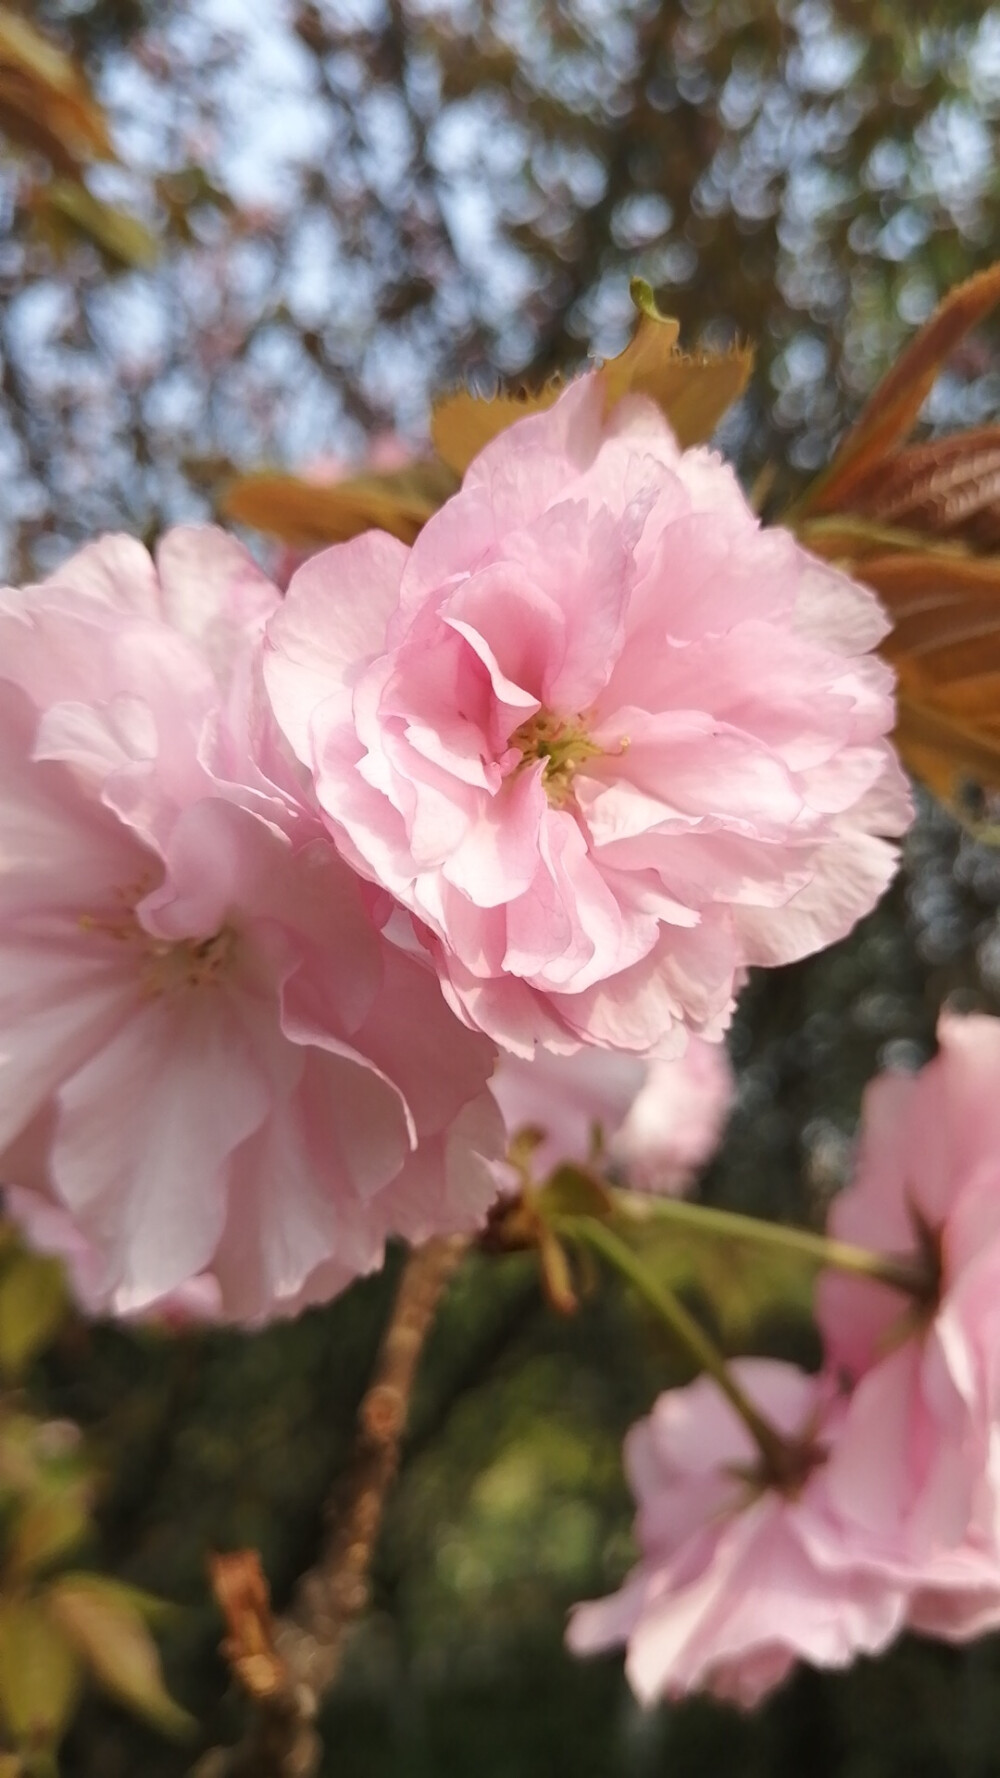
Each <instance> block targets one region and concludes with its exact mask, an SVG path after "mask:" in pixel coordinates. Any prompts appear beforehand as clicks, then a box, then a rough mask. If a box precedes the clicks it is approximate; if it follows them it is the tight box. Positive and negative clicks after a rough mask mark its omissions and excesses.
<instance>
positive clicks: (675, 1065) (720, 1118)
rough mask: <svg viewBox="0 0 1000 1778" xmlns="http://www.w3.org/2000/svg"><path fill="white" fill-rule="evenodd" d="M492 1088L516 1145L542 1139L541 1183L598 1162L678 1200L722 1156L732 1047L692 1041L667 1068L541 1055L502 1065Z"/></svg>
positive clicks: (537, 1165)
mask: <svg viewBox="0 0 1000 1778" xmlns="http://www.w3.org/2000/svg"><path fill="white" fill-rule="evenodd" d="M491 1085H492V1088H493V1094H494V1097H495V1098H496V1100H497V1103H498V1104H499V1106H500V1110H501V1111H502V1113H503V1117H504V1122H505V1123H506V1125H507V1135H508V1139H510V1140H513V1139H514V1138H516V1137H517V1136H518V1135H519V1134H520V1133H521V1132H522V1131H525V1130H530V1131H532V1132H534V1133H536V1134H537V1135H538V1137H539V1138H540V1140H539V1141H538V1145H537V1146H536V1147H535V1148H534V1149H533V1150H532V1154H531V1170H532V1173H533V1174H534V1175H535V1176H536V1177H537V1178H544V1177H545V1176H546V1175H547V1174H548V1173H550V1172H551V1171H552V1169H553V1168H554V1167H557V1166H559V1165H560V1164H562V1163H563V1162H573V1163H575V1164H576V1165H578V1166H579V1165H585V1164H587V1163H588V1162H593V1163H595V1164H596V1165H598V1166H600V1167H602V1168H607V1167H614V1168H615V1169H617V1170H618V1171H620V1172H621V1174H622V1175H623V1177H624V1181H625V1183H627V1184H628V1185H632V1186H635V1187H638V1188H639V1189H641V1190H645V1191H659V1192H677V1191H682V1190H683V1189H684V1188H685V1187H686V1186H687V1185H689V1184H690V1182H691V1180H692V1178H693V1176H694V1175H695V1173H697V1171H698V1169H699V1167H701V1166H703V1165H704V1163H705V1162H706V1161H707V1160H708V1159H709V1158H710V1156H711V1155H712V1154H713V1153H714V1151H715V1148H716V1146H717V1144H718V1141H719V1137H720V1135H721V1133H722V1126H723V1123H724V1120H725V1116H726V1113H727V1111H728V1109H729V1103H730V1099H731V1097H732V1091H733V1078H732V1069H731V1068H730V1065H729V1059H728V1057H727V1055H726V1052H725V1049H724V1048H723V1046H722V1045H721V1044H717V1043H705V1042H704V1041H703V1040H702V1039H700V1038H697V1037H692V1038H690V1039H689V1041H688V1046H687V1049H686V1050H685V1051H684V1054H683V1055H681V1056H675V1057H673V1058H672V1059H671V1060H670V1061H663V1062H648V1063H643V1062H640V1061H638V1060H637V1059H636V1058H635V1057H634V1056H628V1055H624V1054H620V1053H616V1052H614V1051H608V1050H594V1049H590V1050H580V1051H578V1052H577V1054H575V1055H572V1056H559V1055H552V1054H550V1053H549V1052H548V1051H546V1050H543V1049H539V1050H538V1051H537V1053H536V1055H535V1057H534V1060H533V1061H531V1062H527V1061H525V1060H523V1058H522V1057H520V1056H501V1058H500V1061H499V1063H498V1065H497V1070H496V1073H495V1074H494V1076H493V1080H492V1082H491Z"/></svg>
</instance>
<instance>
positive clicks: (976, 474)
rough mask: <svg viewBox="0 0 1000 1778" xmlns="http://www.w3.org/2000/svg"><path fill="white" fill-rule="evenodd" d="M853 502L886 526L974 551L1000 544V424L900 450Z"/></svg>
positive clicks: (881, 467)
mask: <svg viewBox="0 0 1000 1778" xmlns="http://www.w3.org/2000/svg"><path fill="white" fill-rule="evenodd" d="M852 504H853V505H854V507H855V508H856V509H857V510H858V511H861V512H864V513H867V514H869V515H870V517H871V518H872V519H874V520H876V521H878V522H881V523H883V524H887V525H892V526H901V527H905V528H908V529H909V530H911V531H913V532H916V533H917V534H918V535H921V536H924V537H950V538H955V539H960V540H962V541H964V542H966V543H968V544H969V545H970V546H971V547H972V548H973V549H980V550H990V549H995V548H996V547H997V545H998V544H1000V427H998V426H980V427H976V428H974V429H970V430H969V431H968V432H957V433H953V434H952V435H951V436H950V437H948V438H936V439H932V440H931V441H930V443H929V444H923V445H911V446H909V448H908V449H906V450H902V451H897V452H896V453H895V455H894V456H893V457H892V458H890V459H889V461H888V462H887V463H885V464H882V465H880V466H879V468H878V469H877V470H876V472H875V473H874V474H873V475H871V476H870V477H869V479H868V482H866V483H864V484H862V485H861V486H860V487H858V488H857V490H856V492H855V496H854V499H853V502H852Z"/></svg>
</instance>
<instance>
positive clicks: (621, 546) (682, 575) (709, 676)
mask: <svg viewBox="0 0 1000 1778" xmlns="http://www.w3.org/2000/svg"><path fill="white" fill-rule="evenodd" d="M603 403H604V392H603V385H602V383H601V382H600V380H599V379H598V378H597V377H596V376H585V377H582V378H581V379H580V380H579V381H577V382H576V383H574V384H572V385H571V387H570V388H569V389H568V390H567V391H566V392H565V393H564V394H563V395H562V396H561V398H560V399H559V401H558V402H557V403H556V404H555V406H554V407H553V408H552V409H551V410H550V411H548V412H547V413H543V414H539V415H536V416H533V417H530V418H527V419H524V420H522V421H520V422H518V423H517V424H516V425H514V426H512V427H510V428H509V429H508V430H507V431H505V432H503V433H502V434H501V435H500V436H499V437H498V438H497V439H496V440H494V441H493V442H492V443H491V444H489V445H488V446H487V447H486V449H485V450H484V451H483V452H482V453H481V454H480V456H479V457H478V458H477V459H476V460H475V462H474V463H473V464H472V465H471V467H470V468H469V470H468V471H467V473H466V476H465V481H464V484H463V486H462V488H461V490H460V492H459V493H458V494H456V495H455V496H454V497H453V498H452V499H451V500H449V501H447V502H446V504H445V505H444V506H443V507H442V508H441V510H440V511H439V512H438V513H436V514H435V515H434V517H433V518H432V519H431V520H430V521H429V522H428V524H427V525H426V526H425V527H424V529H423V531H422V532H421V534H420V536H419V537H418V538H417V540H416V543H415V544H414V546H413V548H412V550H409V551H408V550H406V549H405V548H404V547H403V545H402V544H400V543H397V542H396V541H394V540H393V539H392V538H390V537H387V536H385V535H383V534H382V533H379V532H369V533H367V534H366V535H365V536H363V537H359V538H356V539H354V540H353V541H352V542H350V543H347V544H344V545H340V546H337V547H336V548H334V549H331V550H328V551H326V552H324V553H323V554H322V555H320V556H317V557H314V558H313V560H312V561H310V562H309V563H307V564H306V565H305V566H304V567H303V568H301V569H300V570H299V572H298V573H297V574H296V575H295V577H294V579H293V581H292V584H291V586H290V588H289V592H288V598H287V600H286V602H285V605H284V607H283V608H282V610H281V612H280V613H279V614H278V615H277V616H276V617H275V618H274V619H273V620H272V623H271V625H270V626H269V647H270V652H269V654H268V657H267V660H266V669H265V670H266V674H267V679H268V685H269V688H270V691H271V695H272V699H273V702H274V706H275V710H276V713H277V717H278V720H279V722H280V724H281V726H282V728H283V729H284V731H285V733H286V735H287V736H288V738H289V740H290V741H291V743H292V745H293V747H294V748H295V750H296V752H297V754H298V756H299V758H300V759H301V760H302V761H303V762H305V763H306V764H307V765H308V766H309V767H310V769H311V770H312V772H313V773H314V775H315V781H316V788H317V794H318V798H319V801H320V803H321V805H322V807H323V809H324V811H325V813H326V815H327V817H328V819H329V821H330V824H331V826H332V828H333V831H334V832H335V834H336V835H337V837H338V840H339V843H340V845H341V847H342V849H343V850H344V852H345V855H346V856H347V857H348V858H349V859H350V860H351V862H352V863H354V864H355V865H356V866H357V868H358V869H359V870H360V871H362V872H364V873H365V874H367V875H368V876H369V877H371V878H372V879H373V880H375V881H377V882H379V883H381V884H382V885H383V886H384V887H386V888H388V889H389V890H391V892H392V893H393V894H394V895H395V896H397V897H398V899H399V900H400V901H401V902H403V903H404V904H405V906H407V907H408V908H409V909H411V911H412V912H413V913H414V914H415V915H417V916H418V917H419V919H420V920H421V921H422V922H423V923H424V924H425V927H426V928H427V929H428V931H429V935H432V936H429V941H428V942H429V943H430V944H431V947H432V952H433V955H434V958H435V961H436V963H437V967H438V969H439V971H440V973H441V977H442V980H443V982H444V985H445V991H446V993H447V995H448V997H449V999H450V1000H451V1002H452V1004H453V1005H454V1006H455V1007H456V1009H457V1010H459V1011H460V1012H461V1014H462V1016H463V1017H464V1018H465V1019H466V1020H467V1021H468V1022H469V1023H470V1024H471V1025H474V1026H477V1027H479V1028H480V1029H482V1030H484V1031H487V1032H489V1033H490V1035H491V1036H494V1037H495V1038H497V1039H498V1041H500V1042H501V1043H502V1044H503V1045H504V1046H505V1047H507V1048H508V1049H510V1050H512V1051H514V1052H515V1053H517V1054H520V1055H524V1056H530V1055H531V1054H532V1051H533V1048H534V1045H535V1043H536V1042H537V1041H541V1042H543V1043H545V1044H546V1045H548V1046H549V1047H550V1048H552V1049H555V1050H557V1051H564V1052H569V1051H572V1050H574V1049H576V1048H578V1047H579V1045H580V1044H581V1043H593V1044H599V1045H603V1046H608V1047H611V1048H615V1049H621V1050H625V1051H631V1052H633V1053H640V1054H654V1053H655V1054H659V1055H671V1054H677V1053H678V1052H679V1051H680V1050H681V1049H682V1048H683V1043H684V1036H685V1031H692V1032H697V1033H701V1034H704V1035H706V1036H708V1037H709V1038H717V1037H718V1036H719V1034H720V1033H721V1032H722V1030H723V1029H724V1028H725V1026H726V1024H727V1023H728V1020H729V1017H730V1013H731V1008H732V1003H733V995H734V991H735V988H736V986H737V985H738V981H739V979H740V976H741V972H742V970H743V969H744V967H745V966H746V965H748V964H752V963H767V964H773V963H787V962H789V961H791V960H792V959H794V958H796V957H802V956H805V955H806V954H808V953H809V952H811V951H814V950H817V949H819V948H820V947H821V946H823V945H826V944H829V943H831V942H832V941H833V940H834V939H837V938H840V937H842V936H843V935H844V933H846V932H848V931H849V930H850V928H851V927H852V926H853V924H854V922H855V921H856V920H857V919H859V918H860V916H861V915H862V914H864V913H866V912H867V911H868V910H869V909H870V908H871V907H872V906H873V905H874V903H875V902H876V901H877V899H878V897H879V896H880V894H881V893H882V890H883V889H884V888H885V886H886V884H887V883H888V881H889V880H890V878H891V876H892V874H893V871H894V869H895V856H896V855H895V851H894V849H893V847H892V846H890V845H888V844H887V843H886V842H885V840H884V839H882V838H880V837H878V836H880V835H884V834H896V833H899V832H900V831H901V830H902V829H903V828H904V827H905V826H906V824H907V822H908V820H909V814H910V806H909V798H908V794H907V790H906V786H905V783H904V781H903V778H902V776H901V774H900V771H899V767H898V765H897V763H896V759H895V756H894V754H893V752H892V750H891V748H890V747H889V746H888V744H887V742H886V740H885V736H886V734H887V732H888V730H889V729H890V727H891V725H892V720H893V703H892V674H891V672H890V670H889V669H888V668H887V667H886V666H884V665H883V664H882V663H881V662H880V661H878V660H876V659H874V658H872V657H871V655H870V654H868V653H867V651H868V650H869V649H871V648H872V647H873V645H874V644H875V643H876V642H877V641H878V640H879V638H880V637H881V636H882V635H883V634H884V632H885V629H886V627H887V626H886V623H885V620H884V618H883V616H882V614H881V611H880V609H879V607H878V605H877V603H876V601H875V599H874V598H873V597H872V595H871V594H870V593H868V592H866V591H864V590H863V589H862V588H861V587H859V586H857V585H855V584H854V583H853V582H852V581H850V580H848V579H847V578H846V577H845V576H844V575H843V574H841V573H840V572H839V571H837V570H836V569H834V568H832V567H830V566H829V565H828V564H826V563H823V562H821V561H818V560H816V559H814V558H813V557H811V556H810V555H808V554H807V553H806V552H805V551H804V550H802V549H801V548H800V547H799V545H798V544H797V543H796V542H795V541H794V539H793V538H792V537H791V536H790V535H789V534H788V533H787V532H785V531H781V530H762V529H761V528H760V526H759V524H758V522H757V520H756V518H755V517H754V515H753V513H752V512H751V511H750V508H749V507H748V505H747V503H746V500H745V499H744V497H743V494H742V493H741V491H740V489H739V487H738V485H737V482H736V480H735V478H734V476H733V474H732V472H731V471H730V470H729V469H728V468H727V467H726V466H725V465H724V464H723V463H722V462H721V460H720V459H719V458H718V457H717V456H716V455H714V454H713V453H712V452H710V451H707V450H695V451H688V452H685V453H681V452H680V451H679V449H678V447H677V445H676V444H675V442H674V439H673V436H672V434H671V432H670V430H669V428H668V427H667V425H666V423H665V421H664V420H663V419H662V417H661V415H660V413H659V411H658V410H657V409H656V408H655V407H654V406H653V404H652V403H650V402H648V401H646V400H644V399H642V398H639V397H632V398H629V399H627V400H625V401H623V402H621V403H620V404H619V405H618V407H617V408H616V409H615V410H614V412H613V413H612V414H611V416H610V418H606V417H605V415H604V410H603Z"/></svg>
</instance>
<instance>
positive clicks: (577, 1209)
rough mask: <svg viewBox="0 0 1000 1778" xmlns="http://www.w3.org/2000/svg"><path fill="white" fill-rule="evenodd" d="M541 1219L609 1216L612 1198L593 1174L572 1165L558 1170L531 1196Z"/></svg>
mask: <svg viewBox="0 0 1000 1778" xmlns="http://www.w3.org/2000/svg"><path fill="white" fill-rule="evenodd" d="M532 1203H533V1204H534V1206H535V1209H536V1210H537V1211H538V1214H539V1216H541V1217H542V1219H543V1220H544V1221H546V1222H548V1221H551V1220H552V1218H554V1217H559V1216H597V1217H605V1216H608V1215H609V1214H610V1212H611V1210H612V1208H613V1199H612V1197H611V1194H610V1192H609V1191H608V1190H607V1188H606V1187H605V1186H604V1185H603V1184H602V1182H601V1181H600V1180H599V1179H598V1178H596V1177H595V1175H594V1174H592V1173H584V1172H583V1171H582V1169H581V1168H579V1167H573V1166H563V1167H557V1168H556V1170H555V1172H554V1173H552V1174H550V1176H549V1178H548V1179H547V1180H546V1182H545V1184H544V1185H543V1186H542V1187H541V1189H540V1190H539V1191H537V1192H535V1193H534V1194H533V1196H532Z"/></svg>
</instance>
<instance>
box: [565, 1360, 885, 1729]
mask: <svg viewBox="0 0 1000 1778" xmlns="http://www.w3.org/2000/svg"><path fill="white" fill-rule="evenodd" d="M732 1368H733V1373H734V1376H735V1377H736V1378H737V1379H738V1381H739V1383H740V1384H741V1386H742V1387H743V1389H744V1391H745V1392H746V1394H747V1395H748V1396H749V1397H750V1399H751V1400H752V1401H753V1402H754V1404H755V1405H756V1407H757V1408H758V1409H759V1410H760V1411H761V1412H763V1413H764V1414H765V1416H766V1417H767V1419H768V1420H769V1421H770V1423H771V1425H772V1426H773V1427H775V1428H776V1429H777V1431H778V1432H779V1433H781V1434H782V1435H783V1436H785V1437H787V1438H788V1439H789V1440H790V1441H793V1442H797V1443H800V1444H801V1445H802V1446H803V1448H804V1449H805V1450H806V1452H807V1453H808V1455H807V1457H806V1459H805V1461H804V1463H803V1469H802V1475H801V1477H800V1478H798V1480H797V1481H794V1482H793V1483H791V1484H790V1485H789V1486H788V1487H787V1488H786V1489H784V1490H782V1489H779V1488H776V1487H774V1486H769V1485H768V1484H767V1483H766V1482H765V1481H764V1480H763V1479H761V1478H760V1477H759V1458H758V1456H757V1452H756V1449H755V1446H754V1444H753V1441H752V1439H751V1436H750V1434H749V1433H748V1431H747V1429H746V1427H745V1425H744V1424H743V1421H742V1420H741V1419H740V1418H739V1417H738V1416H737V1414H736V1412H735V1411H734V1409H733V1408H732V1406H731V1405H730V1403H729V1402H728V1401H727V1400H726V1398H725V1397H724V1396H723V1395H722V1393H721V1391H720V1390H719V1389H718V1387H717V1385H716V1384H715V1383H714V1382H712V1381H711V1380H710V1379H708V1378H704V1377H703V1378H701V1379H699V1381H698V1382H696V1383H693V1384H691V1385H690V1387H688V1388H687V1389H677V1390H671V1391H669V1392H668V1393H667V1394H666V1395H661V1396H660V1398H659V1400H658V1401H657V1402H656V1404H655V1405H654V1407H653V1410H652V1413H651V1414H650V1416H649V1418H648V1419H646V1420H642V1421H640V1422H639V1423H638V1425H636V1426H634V1427H633V1428H632V1430H631V1432H630V1433H629V1435H628V1438H627V1440H626V1446H625V1455H626V1467H627V1470H628V1474H629V1479H630V1482H631V1485H632V1488H633V1490H634V1492H635V1495H636V1498H637V1501H638V1508H639V1511H638V1517H637V1520H636V1537H637V1539H638V1543H639V1550H640V1557H639V1562H638V1564H637V1566H636V1567H635V1568H634V1569H633V1570H632V1572H631V1574H630V1575H629V1576H628V1577H627V1579H626V1581H625V1583H624V1585H623V1587H622V1588H621V1591H620V1592H618V1593H616V1594H614V1595H613V1596H612V1597H611V1598H609V1599H603V1600H599V1601H595V1602H592V1603H589V1604H586V1605H580V1606H577V1607H576V1609H575V1611H574V1613H573V1616H572V1618H571V1620H570V1625H569V1631H568V1640H569V1645H570V1647H571V1648H572V1649H573V1650H574V1651H575V1652H576V1653H578V1654H590V1653H593V1652H595V1651H597V1650H600V1649H604V1648H608V1647H612V1646H614V1645H615V1644H618V1643H622V1642H625V1643H627V1649H628V1652H627V1656H626V1672H627V1674H628V1678H629V1681H630V1683H631V1685H632V1687H633V1689H634V1691H635V1692H636V1694H637V1695H638V1697H639V1698H640V1699H641V1701H642V1702H643V1703H646V1704H649V1703H653V1702H654V1701H655V1700H657V1699H659V1698H678V1697H682V1696H684V1695H685V1694H686V1693H688V1692H694V1691H703V1690H707V1691H710V1692H713V1693H714V1694H715V1695H716V1696H717V1697H719V1698H725V1699H729V1700H731V1701H732V1702H734V1703H738V1704H742V1705H744V1706H747V1707H749V1706H752V1705H754V1704H756V1703H757V1702H758V1701H759V1700H760V1699H761V1698H762V1697H763V1696H764V1695H765V1693H767V1692H769V1691H771V1690H772V1689H773V1688H774V1687H775V1686H776V1685H779V1684H780V1683H781V1682H782V1680H784V1679H785V1678H786V1677H787V1675H788V1674H789V1673H790V1671H791V1669H792V1667H793V1666H794V1665H795V1663H796V1662H797V1661H800V1660H803V1661H808V1662H811V1663H812V1664H813V1665H815V1666H819V1667H844V1666H847V1665H848V1664H849V1663H850V1662H851V1661H853V1660H854V1659H855V1658H856V1656H858V1655H859V1654H872V1653H875V1652H876V1651H877V1650H879V1649H881V1648H883V1647H885V1645H886V1644H887V1643H888V1642H889V1641H890V1640H891V1638H892V1637H893V1636H894V1635H895V1634H896V1633H897V1632H898V1631H899V1629H900V1628H901V1627H902V1623H903V1617H904V1610H905V1604H906V1593H905V1589H904V1588H903V1587H902V1586H901V1585H899V1584H898V1583H896V1582H895V1581H894V1580H892V1579H891V1578H887V1576H886V1575H885V1574H884V1573H883V1572H882V1571H880V1570H879V1568H878V1567H877V1566H873V1565H871V1564H868V1563H867V1562H866V1561H865V1559H864V1557H863V1554H861V1553H859V1552H857V1551H856V1550H855V1548H854V1545H853V1541H852V1536H851V1533H850V1531H849V1530H845V1527H844V1526H843V1524H842V1523H841V1522H840V1521H839V1520H838V1519H837V1517H836V1515H835V1514H834V1513H832V1512H831V1510H830V1507H829V1502H828V1499H827V1496H826V1492H825V1487H824V1462H823V1459H824V1455H825V1450H826V1447H827V1444H828V1442H829V1441H831V1440H835V1439H836V1436H837V1428H838V1422H839V1418H840V1415H841V1412H842V1404H841V1402H840V1401H839V1399H838V1397H837V1394H836V1392H835V1390H834V1389H833V1387H832V1385H831V1380H830V1378H829V1377H828V1376H826V1377H809V1376H807V1375H806V1374H805V1373H804V1372H802V1371H799V1370H797V1369H796V1368H795V1367H794V1366H792V1365H786V1364H779V1363H777V1362H774V1361H772V1360H769V1359H743V1360H741V1361H739V1362H738V1363H736V1364H734V1365H733V1367H732Z"/></svg>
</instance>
